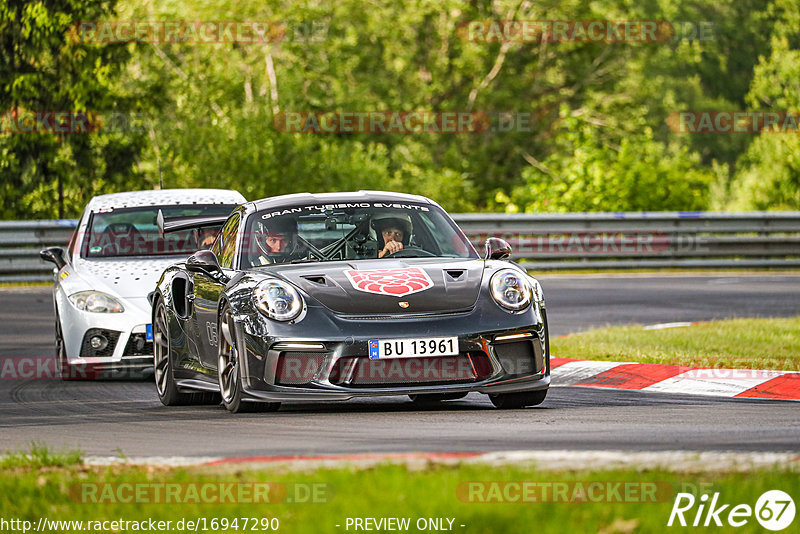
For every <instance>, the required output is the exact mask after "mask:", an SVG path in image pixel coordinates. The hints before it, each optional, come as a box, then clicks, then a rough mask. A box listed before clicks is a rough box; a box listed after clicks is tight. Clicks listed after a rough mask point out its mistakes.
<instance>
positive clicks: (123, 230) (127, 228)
mask: <svg viewBox="0 0 800 534" xmlns="http://www.w3.org/2000/svg"><path fill="white" fill-rule="evenodd" d="M105 231H106V232H110V233H112V234H138V233H139V230H137V229H136V227H135V226H134V225H133V224H131V223H129V222H118V223H111V224H109V225H108V226H106V230H105Z"/></svg>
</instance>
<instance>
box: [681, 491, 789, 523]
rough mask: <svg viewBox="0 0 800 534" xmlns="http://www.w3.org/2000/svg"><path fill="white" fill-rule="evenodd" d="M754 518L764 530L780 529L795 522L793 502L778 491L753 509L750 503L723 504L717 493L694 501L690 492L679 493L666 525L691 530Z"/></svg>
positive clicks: (770, 493) (782, 492)
mask: <svg viewBox="0 0 800 534" xmlns="http://www.w3.org/2000/svg"><path fill="white" fill-rule="evenodd" d="M753 516H755V518H756V521H758V523H759V524H760V525H761V526H762V527H764V528H765V529H767V530H773V531H778V530H783V529H785V528H786V527H788V526H789V525H791V524H792V521H794V516H795V506H794V501H793V500H792V498H791V497H790V496H789V494H788V493H786V492H784V491H781V490H770V491H766V492H764V493H763V494H762V495H761V496H760V497H759V498H758V500H757V501H756V504H755V507H751V506H750V505H749V504H736V505H733V504H730V503H724V502H723V501H722V498H721V497H720V493H719V492H715V493H714V494H713V495H712V496H711V497H710V498H709V495H708V494H707V493H704V494H702V495H701V496H700V498H696V497H695V496H694V495H693V494H691V493H678V495H676V497H675V503H674V504H673V505H672V512H670V514H669V521H667V526H668V527H671V526H673V525H676V526H677V525H680V526H682V527H685V526H689V525H691V526H693V527H700V526H702V527H709V526H711V527H721V526H723V525H727V526H731V527H741V526H744V525H746V524H747V523H748V522H749V521H750V520H751V519H752V518H753Z"/></svg>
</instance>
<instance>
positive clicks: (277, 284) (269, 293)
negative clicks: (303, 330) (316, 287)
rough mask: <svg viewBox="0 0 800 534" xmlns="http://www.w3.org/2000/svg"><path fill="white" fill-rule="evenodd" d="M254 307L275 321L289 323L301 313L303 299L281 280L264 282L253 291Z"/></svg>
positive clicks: (292, 287)
mask: <svg viewBox="0 0 800 534" xmlns="http://www.w3.org/2000/svg"><path fill="white" fill-rule="evenodd" d="M253 299H254V301H255V304H256V307H257V308H258V309H259V310H260V311H261V313H263V314H264V315H266V316H267V317H269V318H270V319H275V320H276V321H291V320H292V319H296V318H297V316H298V315H300V312H301V311H303V297H301V296H300V293H298V291H297V290H296V289H295V288H294V286H292V285H291V284H288V283H286V282H282V281H281V280H264V281H263V282H261V283H260V284H258V286H257V287H256V289H255V290H254V291H253Z"/></svg>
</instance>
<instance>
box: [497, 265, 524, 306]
mask: <svg viewBox="0 0 800 534" xmlns="http://www.w3.org/2000/svg"><path fill="white" fill-rule="evenodd" d="M489 286H490V287H491V290H492V298H494V300H495V302H497V303H498V304H499V305H500V306H502V307H503V308H506V309H507V310H511V311H519V310H523V309H525V308H527V307H528V305H529V304H530V303H531V293H532V289H531V284H530V282H529V280H528V277H527V276H525V275H524V274H522V273H519V272H517V271H513V270H511V269H504V270H502V271H498V272H496V273H494V276H492V279H491V281H490V282H489Z"/></svg>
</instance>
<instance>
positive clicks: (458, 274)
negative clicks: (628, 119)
mask: <svg viewBox="0 0 800 534" xmlns="http://www.w3.org/2000/svg"><path fill="white" fill-rule="evenodd" d="M444 272H445V273H447V276H449V277H450V279H451V280H453V281H455V282H458V281H461V280H462V279H463V277H464V273H466V272H467V271H466V270H465V269H445V271H444Z"/></svg>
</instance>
